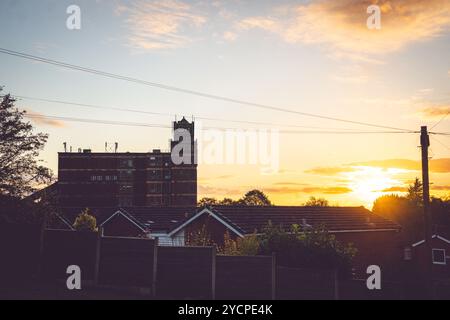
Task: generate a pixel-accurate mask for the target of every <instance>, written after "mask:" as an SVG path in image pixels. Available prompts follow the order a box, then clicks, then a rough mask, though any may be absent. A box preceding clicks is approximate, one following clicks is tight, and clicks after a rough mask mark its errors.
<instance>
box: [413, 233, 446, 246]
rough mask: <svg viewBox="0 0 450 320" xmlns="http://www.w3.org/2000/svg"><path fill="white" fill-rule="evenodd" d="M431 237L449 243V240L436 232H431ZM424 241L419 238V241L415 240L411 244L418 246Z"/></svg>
mask: <svg viewBox="0 0 450 320" xmlns="http://www.w3.org/2000/svg"><path fill="white" fill-rule="evenodd" d="M431 238H432V239H439V240H441V241H443V242H445V243H447V244H450V240H449V239H447V238H445V237H442V236H440V235H438V234H433V235H432V236H431ZM425 242H426V241H425V240H420V241H417V242H416V243H413V244H412V245H411V246H412V247H417V246H420V245H421V244H424V243H425Z"/></svg>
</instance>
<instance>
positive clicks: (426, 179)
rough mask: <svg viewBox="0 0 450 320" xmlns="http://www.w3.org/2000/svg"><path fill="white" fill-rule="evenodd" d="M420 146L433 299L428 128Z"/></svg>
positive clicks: (426, 244) (424, 128)
mask: <svg viewBox="0 0 450 320" xmlns="http://www.w3.org/2000/svg"><path fill="white" fill-rule="evenodd" d="M420 146H421V149H422V186H423V215H424V231H425V250H426V254H425V259H426V260H425V261H426V266H427V268H426V272H427V275H426V278H427V282H428V285H429V290H430V291H429V292H430V298H433V296H434V295H433V291H434V290H433V287H434V286H433V257H432V245H431V240H432V234H431V233H432V227H431V226H432V221H431V212H430V179H429V176H428V147H429V146H430V137H429V136H428V129H427V127H426V126H423V127H421V130H420Z"/></svg>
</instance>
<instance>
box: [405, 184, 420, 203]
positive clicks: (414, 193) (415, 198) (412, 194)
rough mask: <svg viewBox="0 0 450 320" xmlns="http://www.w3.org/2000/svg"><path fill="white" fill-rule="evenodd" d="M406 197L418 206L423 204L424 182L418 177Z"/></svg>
mask: <svg viewBox="0 0 450 320" xmlns="http://www.w3.org/2000/svg"><path fill="white" fill-rule="evenodd" d="M406 198H407V199H408V200H409V201H411V202H412V203H413V204H415V205H416V206H422V204H423V185H422V182H421V181H420V180H419V179H418V178H416V180H414V183H413V184H411V185H410V186H409V187H408V194H407V195H406Z"/></svg>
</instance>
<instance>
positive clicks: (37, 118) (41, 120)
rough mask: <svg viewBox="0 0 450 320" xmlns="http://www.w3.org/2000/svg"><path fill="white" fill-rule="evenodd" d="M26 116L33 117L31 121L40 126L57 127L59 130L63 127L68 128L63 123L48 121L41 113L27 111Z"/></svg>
mask: <svg viewBox="0 0 450 320" xmlns="http://www.w3.org/2000/svg"><path fill="white" fill-rule="evenodd" d="M26 114H27V115H30V116H32V117H29V119H30V120H31V121H33V122H34V123H35V124H38V125H44V126H50V127H57V128H62V127H65V126H66V124H65V123H64V122H63V121H59V120H54V119H48V118H46V117H45V115H43V114H41V113H39V112H35V111H32V110H30V109H26ZM33 116H34V117H33Z"/></svg>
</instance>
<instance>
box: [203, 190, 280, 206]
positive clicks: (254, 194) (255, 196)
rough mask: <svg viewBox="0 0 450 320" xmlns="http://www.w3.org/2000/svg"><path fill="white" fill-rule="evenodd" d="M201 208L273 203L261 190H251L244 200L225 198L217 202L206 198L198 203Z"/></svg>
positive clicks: (270, 204)
mask: <svg viewBox="0 0 450 320" xmlns="http://www.w3.org/2000/svg"><path fill="white" fill-rule="evenodd" d="M198 205H199V206H214V205H218V206H233V205H240V206H272V205H273V204H272V202H271V201H270V200H269V197H268V196H267V195H266V194H265V193H264V192H263V191H261V190H257V189H254V190H250V191H248V192H247V193H246V194H245V195H244V196H243V197H242V198H240V199H238V200H233V199H230V198H223V200H217V199H216V198H209V197H205V198H202V199H200V201H199V202H198Z"/></svg>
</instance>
